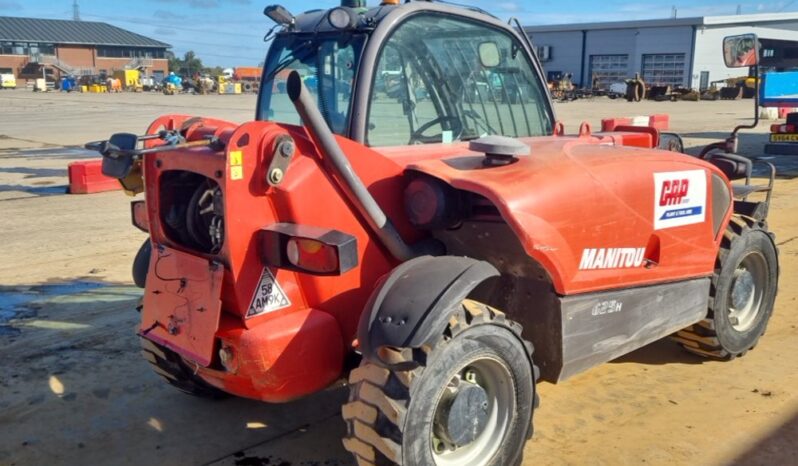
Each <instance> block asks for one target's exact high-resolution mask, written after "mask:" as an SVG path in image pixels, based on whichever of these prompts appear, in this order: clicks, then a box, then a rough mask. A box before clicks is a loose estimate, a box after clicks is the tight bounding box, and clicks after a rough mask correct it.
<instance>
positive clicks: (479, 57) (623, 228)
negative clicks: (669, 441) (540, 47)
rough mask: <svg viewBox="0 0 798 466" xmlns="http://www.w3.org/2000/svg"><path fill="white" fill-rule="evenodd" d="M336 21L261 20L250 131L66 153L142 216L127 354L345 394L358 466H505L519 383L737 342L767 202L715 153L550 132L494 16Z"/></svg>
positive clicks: (411, 15) (515, 453) (183, 377)
mask: <svg viewBox="0 0 798 466" xmlns="http://www.w3.org/2000/svg"><path fill="white" fill-rule="evenodd" d="M345 3H347V6H342V7H337V8H333V9H330V10H315V11H310V12H307V13H305V14H302V15H299V16H294V15H292V14H291V13H290V12H288V10H286V9H285V8H283V7H280V6H272V7H268V8H266V11H265V13H266V15H267V16H269V17H270V18H271V19H273V20H274V21H276V22H277V29H278V31H277V32H276V33H275V34H274V37H273V42H272V45H271V48H270V50H269V52H268V55H267V57H266V62H265V68H264V76H263V80H262V82H263V85H262V86H261V87H260V97H259V102H258V110H257V117H256V119H255V121H252V122H248V123H245V124H242V125H237V124H233V123H229V122H225V121H219V120H214V119H211V118H202V117H188V116H183V115H168V116H163V117H161V118H158V119H157V120H156V121H155V122H154V123H153V124H152V125H151V126H150V128H149V129H148V131H147V133H146V135H144V136H136V135H135V134H116V135H114V136H113V137H111V139H110V140H109V141H104V142H100V143H93V144H91V145H90V147H93V148H96V149H98V150H100V152H101V153H102V154H103V156H104V157H103V169H104V173H106V174H107V175H110V176H114V177H116V178H119V179H120V181H121V183H122V184H123V186H124V187H125V189H126V190H127V191H129V192H132V193H140V192H143V193H144V194H145V200H139V201H135V202H133V203H132V217H133V223H134V224H135V225H136V226H138V227H139V228H141V229H143V230H145V231H147V232H149V240H148V241H147V242H145V244H144V245H143V246H142V248H141V250H140V252H139V254H138V257H137V258H136V262H135V264H134V278H135V282H136V283H137V284H138V285H139V286H141V287H142V288H144V296H143V301H142V307H141V325H140V328H139V335H140V337H141V341H142V344H143V348H144V356H145V357H146V358H147V359H148V360H149V361H150V362H151V363H152V364H153V365H154V366H155V370H156V371H157V372H158V373H160V374H161V375H162V376H164V377H165V378H166V380H167V381H168V382H169V383H171V384H172V385H174V386H176V387H177V388H179V389H181V390H183V391H185V392H188V393H191V394H194V395H201V396H210V397H213V396H217V395H219V394H222V393H227V394H233V395H236V396H241V397H248V398H253V399H257V400H263V401H267V402H284V401H287V400H292V399H295V398H299V397H302V396H305V395H308V394H310V393H313V392H316V391H319V390H322V389H324V388H325V387H328V386H330V385H331V384H333V383H334V382H336V381H338V380H340V379H341V378H343V377H347V376H348V379H349V385H350V387H351V397H350V399H349V402H348V403H347V404H346V405H345V406H344V407H343V417H344V419H345V421H346V424H347V426H348V433H347V435H346V438H345V439H344V445H345V447H346V449H347V450H349V451H350V452H352V454H353V455H354V456H355V457H356V461H357V463H358V464H360V465H369V464H404V465H419V466H421V465H437V466H447V465H473V466H483V465H496V466H506V465H516V464H520V463H521V461H522V452H523V447H524V444H525V442H526V441H527V440H528V439H529V438H530V437H531V436H532V415H533V412H534V410H535V408H536V406H537V404H538V398H537V394H536V389H535V383H536V381H537V380H538V378H539V377H540V378H542V379H544V380H547V381H551V382H558V381H562V380H565V379H567V378H569V377H571V376H573V375H574V374H576V373H578V372H581V371H584V370H587V369H588V368H590V367H593V366H595V365H597V364H600V363H603V362H606V361H609V360H611V359H614V358H617V357H618V356H621V355H623V354H625V353H628V352H630V351H632V350H635V349H637V348H640V347H641V346H643V345H646V344H648V343H651V342H653V341H655V340H657V339H660V338H663V337H666V336H669V335H673V338H675V339H676V340H677V341H678V342H679V343H680V344H681V345H683V346H684V347H685V348H686V349H687V350H689V351H691V352H693V353H696V354H699V355H702V356H706V357H710V358H714V359H720V360H729V359H733V358H735V357H736V356H740V355H742V354H744V353H745V352H746V351H748V350H749V349H751V348H752V347H753V346H754V345H755V344H756V343H757V340H758V339H759V337H760V336H761V335H762V333H763V332H764V330H765V326H766V325H767V322H768V319H769V317H770V315H771V311H772V309H773V303H774V299H775V295H776V286H777V279H778V262H777V255H776V247H775V245H774V240H773V235H772V234H771V233H769V232H768V229H767V223H766V216H767V211H768V205H769V193H770V189H771V187H772V185H771V186H766V187H758V186H753V185H751V184H750V183H749V181H750V173H751V162H750V160H748V159H746V158H744V157H740V156H738V155H735V154H733V153H730V154H727V153H726V152H733V149H734V146H735V144H734V143H733V141H732V140H731V139H730V141H731V142H729V141H727V143H728V144H726V143H724V144H725V145H723V146H722V147H721V146H717V147H713V150H711V151H707V153H706V154H704V157H703V159H704V160H702V159H701V158H698V157H691V156H687V155H683V154H680V153H675V152H671V151H665V150H659V149H657V147H659V146H661V147H678V146H679V144H676V143H675V142H678V141H675V140H674V136H667V135H660V134H659V133H658V132H657V131H656V130H655V129H652V128H637V127H621V128H619V129H618V131H616V132H612V133H597V134H591V132H590V128H589V126H588V125H587V124H583V125H582V127H581V128H580V130H579V133H578V135H573V136H567V135H565V134H564V130H563V125H562V124H559V123H558V122H557V121H556V119H555V116H554V113H553V109H552V105H551V101H550V97H549V94H548V93H547V90H546V82H545V80H544V75H543V71H542V68H541V66H540V63H539V62H538V60H537V59H536V57H535V54H534V52H533V50H534V49H533V47H532V45H531V43H530V41H529V39H528V38H527V37H526V36H525V35H523V34H521V33H520V31H521V28H520V27H519V25H518V24H517V22H513V23H512V24H511V25H508V24H506V23H504V22H502V21H499V20H498V19H496V18H494V17H493V16H490V15H488V14H486V13H485V12H482V11H479V10H476V9H469V8H463V7H456V6H452V5H449V4H446V3H438V2H429V1H412V2H405V3H403V4H401V5H400V4H398V3H399V2H397V1H392V2H388V1H386V2H384V3H383V4H381V5H379V6H375V7H373V8H365V7H362V5H358V4H355V5H352V4H351V2H345ZM286 71H290V73H289V74H288V79H287V82H286V83H285V86H277V85H275V83H274V81H275V79H276V77H277V76H286ZM660 139H663V140H664V139H668V140H667V141H663V142H662V143H661V142H660ZM708 160H709V161H708ZM743 178H745V179H746V182H745V183H744V184H741V185H740V186H736V185H733V184H731V183H730V181H729V180H730V179H743ZM754 191H762V192H763V193H764V195H766V196H768V197H767V199H765V200H762V201H759V202H755V201H749V200H743V198H747V197H748V196H749V195H752V193H753V192H754ZM533 345H534V349H535V352H534V353H533Z"/></svg>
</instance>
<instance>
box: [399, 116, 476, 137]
mask: <svg viewBox="0 0 798 466" xmlns="http://www.w3.org/2000/svg"><path fill="white" fill-rule="evenodd" d="M446 122H448V123H450V126H451V128H452V129H451V130H450V131H451V132H452V140H455V139H459V138H460V136H461V135H462V134H463V122H462V120H460V118H458V117H456V116H454V115H444V116H440V117H438V118H436V119H434V120H431V121H428V122H426V123H424V124H423V125H421V126H419V127H418V129H416V130H415V131H413V134H411V135H410V142H409V143H408V144H430V143H435V142H441V141H442V140H443V133H440V134H436V135H433V136H424V132H425V131H427V130H428V129H430V128H432V127H433V126H435V125H441V127H443V124H444V123H446Z"/></svg>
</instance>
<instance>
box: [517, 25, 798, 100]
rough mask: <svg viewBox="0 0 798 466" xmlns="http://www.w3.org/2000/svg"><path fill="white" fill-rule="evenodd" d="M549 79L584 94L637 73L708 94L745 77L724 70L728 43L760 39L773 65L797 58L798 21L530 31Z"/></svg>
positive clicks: (736, 71) (653, 81)
mask: <svg viewBox="0 0 798 466" xmlns="http://www.w3.org/2000/svg"><path fill="white" fill-rule="evenodd" d="M524 29H525V31H526V32H527V34H529V36H530V38H531V39H532V42H533V43H534V44H535V46H536V48H537V51H538V55H539V57H540V59H541V61H542V62H543V66H544V68H545V70H546V72H547V73H548V75H549V78H550V79H554V78H555V77H556V76H558V75H562V74H565V73H570V74H572V75H573V78H572V79H573V82H574V83H575V84H577V85H579V86H580V87H591V86H594V85H595V87H600V88H605V87H607V86H608V85H609V84H611V83H613V82H617V81H623V80H625V79H627V78H631V77H633V76H634V74H635V73H640V76H641V77H642V78H643V80H644V81H645V82H646V83H649V84H653V85H671V86H685V87H689V88H693V89H700V90H704V89H707V88H708V87H709V85H710V83H711V82H713V81H720V80H723V79H727V78H732V77H739V76H740V75H741V74H745V71H744V70H739V69H729V68H726V66H725V65H724V63H723V54H722V50H723V49H722V41H723V38H724V37H726V36H730V35H737V34H746V33H755V34H757V35H758V36H759V38H760V42H761V44H762V49H763V50H762V55H763V57H765V58H763V64H764V65H766V62H767V59H768V57H773V56H774V55H786V56H787V57H788V58H790V57H792V55H794V57H793V58H798V50H794V49H784V47H787V46H788V45H787V44H789V42H787V41H796V40H798V13H772V14H771V13H768V14H752V15H735V16H704V17H697V18H670V19H652V20H640V21H619V22H607V23H578V24H561V25H546V26H528V27H525V28H524Z"/></svg>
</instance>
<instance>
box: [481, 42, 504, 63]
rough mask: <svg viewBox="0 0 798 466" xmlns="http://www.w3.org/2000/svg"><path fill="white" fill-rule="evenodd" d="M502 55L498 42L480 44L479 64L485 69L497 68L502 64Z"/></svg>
mask: <svg viewBox="0 0 798 466" xmlns="http://www.w3.org/2000/svg"><path fill="white" fill-rule="evenodd" d="M501 60H502V54H501V52H500V51H499V46H498V45H496V42H482V43H481V44H479V63H480V64H481V65H482V67H483V68H496V67H497V66H499V65H500V64H501Z"/></svg>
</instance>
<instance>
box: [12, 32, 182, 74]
mask: <svg viewBox="0 0 798 466" xmlns="http://www.w3.org/2000/svg"><path fill="white" fill-rule="evenodd" d="M170 47H171V46H170V45H169V44H166V43H163V42H160V41H157V40H154V39H150V38H148V37H144V36H142V35H139V34H136V33H133V32H130V31H126V30H124V29H120V28H118V27H116V26H111V25H110V24H106V23H97V22H91V21H67V20H54V19H34V18H17V17H9V16H0V73H12V74H14V76H15V77H16V78H17V80H18V84H23V85H24V83H25V81H26V80H28V79H35V78H41V77H42V76H43V75H45V76H47V78H48V80H58V79H59V78H61V77H62V76H67V75H73V76H88V75H102V74H108V75H110V74H112V73H113V71H114V70H120V69H140V70H141V71H142V72H143V73H144V74H145V75H152V76H155V77H156V78H158V77H163V75H165V74H166V73H167V72H168V68H169V65H168V60H167V59H166V52H167V49H168V48H170Z"/></svg>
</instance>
